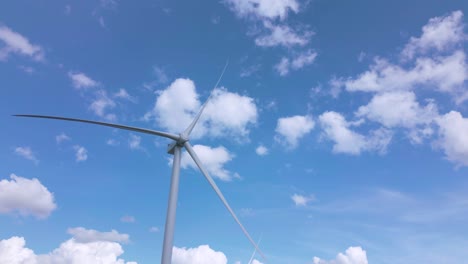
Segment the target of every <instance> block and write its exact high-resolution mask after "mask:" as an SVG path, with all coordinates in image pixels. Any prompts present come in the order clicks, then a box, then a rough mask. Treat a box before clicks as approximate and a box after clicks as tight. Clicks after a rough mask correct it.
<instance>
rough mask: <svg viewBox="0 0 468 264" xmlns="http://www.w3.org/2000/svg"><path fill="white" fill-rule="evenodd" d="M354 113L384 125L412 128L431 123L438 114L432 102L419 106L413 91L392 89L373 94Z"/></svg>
mask: <svg viewBox="0 0 468 264" xmlns="http://www.w3.org/2000/svg"><path fill="white" fill-rule="evenodd" d="M356 115H357V116H358V117H367V118H368V119H369V120H373V121H376V122H379V123H381V124H382V125H384V126H386V127H396V126H401V127H406V128H412V127H415V126H417V125H421V124H429V123H431V122H432V121H433V120H434V118H435V117H436V116H438V110H437V106H436V105H435V104H434V103H433V102H429V103H428V104H427V105H426V106H425V107H421V106H420V105H419V103H418V102H417V101H416V96H415V94H414V93H413V92H408V91H394V92H386V93H381V94H377V95H375V96H374V97H373V98H372V100H371V101H370V102H369V104H367V105H365V106H361V107H359V109H358V111H357V112H356Z"/></svg>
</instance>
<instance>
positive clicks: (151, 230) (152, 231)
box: [149, 226, 159, 233]
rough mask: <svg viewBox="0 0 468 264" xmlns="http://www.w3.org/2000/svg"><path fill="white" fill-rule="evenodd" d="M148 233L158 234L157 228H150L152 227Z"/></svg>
mask: <svg viewBox="0 0 468 264" xmlns="http://www.w3.org/2000/svg"><path fill="white" fill-rule="evenodd" d="M149 231H150V232H151V233H158V232H159V228H158V227H156V226H152V227H150V229H149Z"/></svg>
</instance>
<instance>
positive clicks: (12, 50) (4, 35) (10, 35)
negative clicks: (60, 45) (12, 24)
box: [0, 25, 44, 61]
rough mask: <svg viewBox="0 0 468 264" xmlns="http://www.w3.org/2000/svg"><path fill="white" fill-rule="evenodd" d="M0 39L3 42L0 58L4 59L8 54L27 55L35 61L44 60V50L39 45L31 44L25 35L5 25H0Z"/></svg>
mask: <svg viewBox="0 0 468 264" xmlns="http://www.w3.org/2000/svg"><path fill="white" fill-rule="evenodd" d="M0 41H2V42H3V44H4V47H2V48H1V49H0V60H6V59H7V58H8V56H9V55H10V54H19V55H23V56H27V57H30V58H32V59H33V60H36V61H42V60H44V50H43V49H42V48H41V47H40V46H38V45H34V44H31V42H29V40H28V39H27V38H26V37H24V36H23V35H21V34H19V33H17V32H15V31H13V30H12V29H10V28H9V27H7V26H4V25H0Z"/></svg>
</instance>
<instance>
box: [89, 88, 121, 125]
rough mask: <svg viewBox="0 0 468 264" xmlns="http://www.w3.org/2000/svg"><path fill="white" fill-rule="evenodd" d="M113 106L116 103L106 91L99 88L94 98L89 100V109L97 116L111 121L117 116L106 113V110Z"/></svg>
mask: <svg viewBox="0 0 468 264" xmlns="http://www.w3.org/2000/svg"><path fill="white" fill-rule="evenodd" d="M115 106H116V104H115V102H114V100H112V99H111V98H109V97H108V96H107V93H106V91H104V90H99V91H97V92H96V98H95V99H94V100H93V101H92V102H91V105H90V106H89V109H91V110H92V111H93V112H94V114H96V115H97V116H99V117H102V118H105V119H107V120H110V121H112V120H115V119H116V118H117V117H116V116H115V114H111V113H108V110H109V109H112V108H114V107H115Z"/></svg>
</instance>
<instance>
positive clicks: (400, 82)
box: [344, 50, 468, 94]
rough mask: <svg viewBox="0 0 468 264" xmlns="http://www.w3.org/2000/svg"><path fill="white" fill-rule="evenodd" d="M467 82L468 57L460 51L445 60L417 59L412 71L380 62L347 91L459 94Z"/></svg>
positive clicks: (357, 79) (378, 60)
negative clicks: (423, 89) (421, 89)
mask: <svg viewBox="0 0 468 264" xmlns="http://www.w3.org/2000/svg"><path fill="white" fill-rule="evenodd" d="M467 80H468V67H467V65H466V56H465V53H464V52H463V51H461V50H459V51H456V52H454V53H453V54H452V55H449V56H445V57H442V56H435V57H433V58H418V59H417V60H416V62H415V64H414V66H413V67H410V68H405V67H404V66H401V65H395V64H392V63H390V62H388V61H386V60H384V59H377V60H376V61H375V63H374V64H373V65H372V66H371V68H370V70H369V71H366V72H364V73H362V74H360V75H359V76H358V77H357V78H355V79H349V80H347V81H346V82H345V83H344V84H345V87H346V89H347V90H348V91H365V92H381V91H394V90H414V89H416V88H418V87H429V88H434V89H436V90H438V91H441V92H447V93H452V94H457V93H460V92H461V91H463V88H464V82H465V81H467Z"/></svg>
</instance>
